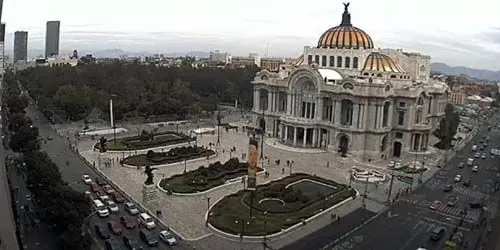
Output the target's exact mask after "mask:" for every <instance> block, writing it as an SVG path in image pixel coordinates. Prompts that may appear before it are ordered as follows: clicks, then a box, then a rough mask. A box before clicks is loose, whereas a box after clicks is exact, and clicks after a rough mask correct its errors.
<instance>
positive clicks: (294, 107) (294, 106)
mask: <svg viewBox="0 0 500 250" xmlns="http://www.w3.org/2000/svg"><path fill="white" fill-rule="evenodd" d="M290 100H291V101H290V105H291V108H290V110H291V115H292V116H295V109H296V108H297V107H296V106H297V104H296V103H295V93H292V95H291V98H290Z"/></svg>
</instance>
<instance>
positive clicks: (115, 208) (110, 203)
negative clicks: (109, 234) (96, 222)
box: [106, 201, 120, 213]
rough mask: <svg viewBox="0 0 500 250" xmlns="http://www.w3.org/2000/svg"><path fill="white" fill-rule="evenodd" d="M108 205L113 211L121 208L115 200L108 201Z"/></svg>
mask: <svg viewBox="0 0 500 250" xmlns="http://www.w3.org/2000/svg"><path fill="white" fill-rule="evenodd" d="M106 205H107V206H108V208H109V210H110V211H111V212H113V213H116V212H118V211H119V210H120V209H119V208H118V205H116V203H115V202H114V201H106Z"/></svg>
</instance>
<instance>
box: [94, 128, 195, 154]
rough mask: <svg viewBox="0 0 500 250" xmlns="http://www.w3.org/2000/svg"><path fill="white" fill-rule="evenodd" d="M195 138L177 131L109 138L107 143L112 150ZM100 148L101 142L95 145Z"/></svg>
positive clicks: (173, 142)
mask: <svg viewBox="0 0 500 250" xmlns="http://www.w3.org/2000/svg"><path fill="white" fill-rule="evenodd" d="M194 140H195V139H194V138H191V137H189V136H188V135H185V134H182V133H177V132H172V131H169V132H163V133H156V134H155V133H151V134H148V133H144V134H142V135H139V136H129V137H124V138H119V139H116V140H109V141H108V142H107V143H106V146H107V149H108V150H112V151H127V150H142V149H148V148H155V147H163V146H168V145H174V144H180V143H186V142H189V141H194ZM94 147H95V148H99V143H96V144H95V145H94Z"/></svg>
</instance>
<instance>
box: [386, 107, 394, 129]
mask: <svg viewBox="0 0 500 250" xmlns="http://www.w3.org/2000/svg"><path fill="white" fill-rule="evenodd" d="M393 113H394V105H393V104H391V105H389V117H388V118H387V126H389V128H392V117H393V115H394V114H393Z"/></svg>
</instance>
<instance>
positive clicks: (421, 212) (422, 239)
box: [311, 115, 500, 250]
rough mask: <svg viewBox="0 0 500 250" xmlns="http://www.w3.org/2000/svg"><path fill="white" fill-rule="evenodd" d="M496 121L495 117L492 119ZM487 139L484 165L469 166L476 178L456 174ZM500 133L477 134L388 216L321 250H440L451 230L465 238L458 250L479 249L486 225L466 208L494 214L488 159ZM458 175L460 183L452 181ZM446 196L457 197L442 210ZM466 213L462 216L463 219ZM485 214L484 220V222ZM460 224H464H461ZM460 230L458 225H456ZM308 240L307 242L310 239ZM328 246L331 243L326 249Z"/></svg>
mask: <svg viewBox="0 0 500 250" xmlns="http://www.w3.org/2000/svg"><path fill="white" fill-rule="evenodd" d="M496 117H498V115H496ZM485 136H489V137H490V138H491V139H490V140H489V146H488V148H486V149H484V151H482V152H485V153H486V154H487V158H486V159H481V158H475V159H474V162H475V163H474V165H478V166H479V171H478V172H477V173H474V172H472V170H471V167H469V166H465V167H464V168H458V164H459V163H460V162H464V163H465V164H466V163H467V158H470V157H472V158H474V156H473V153H472V145H474V144H479V141H481V140H482V138H483V137H485ZM499 140H500V133H499V131H497V130H495V129H493V131H492V132H488V131H487V129H486V128H485V127H483V128H481V130H480V132H479V134H478V136H477V137H476V138H475V139H474V140H473V141H472V142H471V143H469V145H467V146H466V147H465V148H464V149H463V150H462V151H460V152H458V154H457V157H455V158H454V159H452V160H451V161H450V162H449V163H448V164H447V165H446V167H444V168H443V169H441V170H440V171H438V173H437V174H436V175H435V176H434V177H432V178H431V179H430V180H428V181H427V182H426V183H425V184H424V185H422V186H421V187H420V188H419V189H418V190H417V191H416V192H414V193H413V194H409V195H406V196H403V197H402V198H400V199H399V201H398V202H397V203H396V204H395V205H394V206H393V207H391V208H390V210H389V211H388V212H386V213H384V214H382V215H381V216H379V217H377V218H376V219H375V220H373V221H372V222H370V223H369V224H368V225H366V226H364V227H362V228H361V229H360V230H357V231H355V232H353V233H352V234H350V235H349V236H348V237H347V238H346V239H344V240H342V241H340V242H338V243H336V242H333V241H332V239H327V237H324V238H323V239H322V240H323V242H324V244H323V246H322V247H321V248H320V249H335V250H357V249H359V250H366V249H401V250H404V249H408V250H410V249H416V248H418V247H423V248H426V249H443V247H444V243H445V241H446V240H448V239H449V237H450V236H451V234H452V233H453V230H454V228H455V227H457V226H458V231H461V232H462V233H463V234H464V242H463V244H462V245H463V246H465V245H466V246H467V248H468V249H474V248H475V246H477V244H478V243H480V241H481V240H480V239H479V238H480V236H481V235H482V233H483V229H484V228H485V226H486V224H487V223H486V224H482V223H481V219H482V212H481V210H482V209H477V208H475V209H474V208H470V207H469V202H473V201H479V202H484V203H483V204H484V205H485V206H487V207H488V210H489V211H490V213H492V214H493V213H494V212H495V211H496V207H497V202H498V198H496V197H495V196H493V195H492V194H491V193H492V192H493V187H494V183H495V180H496V175H497V173H498V169H497V165H498V159H496V157H497V156H495V158H492V157H491V156H490V153H489V152H490V149H491V148H498V147H500V141H499ZM457 174H460V175H462V180H461V181H460V182H456V181H454V177H455V176H456V175H457ZM467 178H470V179H471V185H470V187H465V186H464V185H463V183H464V180H465V179H467ZM448 184H452V185H453V190H452V191H451V192H449V193H448V192H444V191H443V190H444V188H445V187H446V186H447V185H448ZM450 195H454V196H456V197H458V202H457V203H456V204H455V205H454V206H448V205H447V199H448V197H449V196H450ZM434 200H438V201H441V204H440V205H438V206H437V207H436V208H435V209H431V208H429V206H430V205H431V204H432V203H433V201H434ZM464 213H465V216H464V217H462V215H463V214H464ZM486 214H487V213H486V212H485V213H484V215H485V216H486ZM462 218H463V222H462V223H461V220H462ZM460 224H461V225H460ZM438 226H443V227H445V228H446V233H445V235H444V237H442V238H441V239H440V240H439V241H431V240H430V238H429V237H430V232H431V231H432V230H433V229H434V228H436V227H438ZM311 237H312V236H311ZM328 241H330V243H328Z"/></svg>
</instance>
